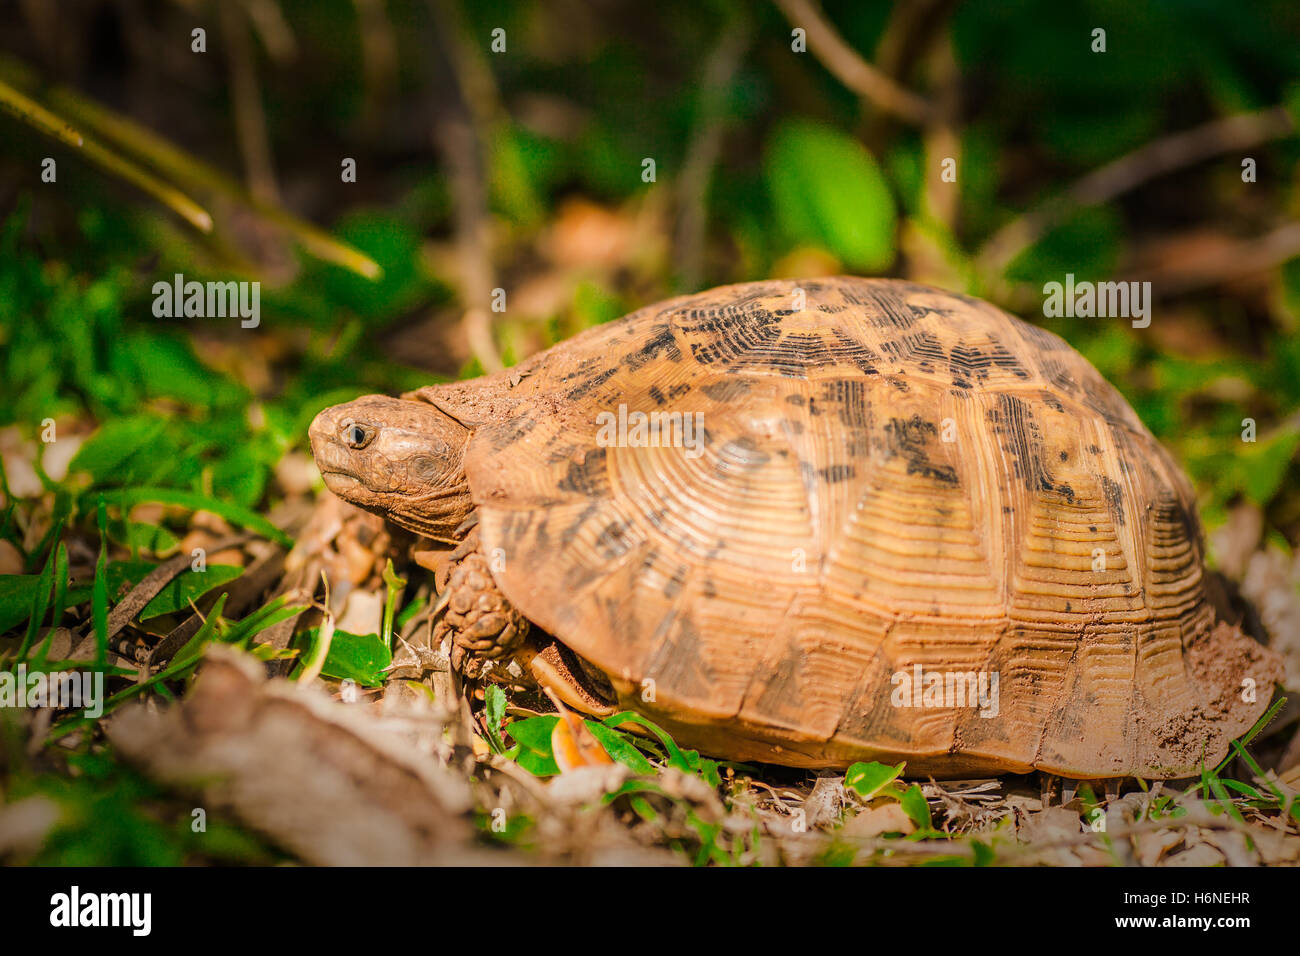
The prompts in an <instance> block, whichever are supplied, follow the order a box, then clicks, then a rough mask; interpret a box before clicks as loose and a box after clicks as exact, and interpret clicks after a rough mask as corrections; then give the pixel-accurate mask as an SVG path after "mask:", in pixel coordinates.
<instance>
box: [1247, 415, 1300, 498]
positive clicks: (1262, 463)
mask: <svg viewBox="0 0 1300 956" xmlns="http://www.w3.org/2000/svg"><path fill="white" fill-rule="evenodd" d="M1245 447H1246V450H1245V451H1244V452H1243V453H1242V464H1243V466H1244V467H1243V469H1242V470H1243V472H1244V476H1245V491H1246V494H1247V496H1249V498H1250V500H1251V501H1253V502H1255V503H1256V504H1258V505H1267V504H1268V503H1269V502H1270V501H1272V500H1273V498H1274V496H1275V495H1276V494H1277V493H1278V489H1280V488H1281V487H1282V480H1283V479H1284V478H1285V477H1286V473H1287V469H1288V468H1289V467H1290V465H1291V460H1292V459H1293V458H1294V457H1295V453H1296V448H1297V447H1300V429H1295V428H1285V429H1283V430H1282V431H1280V432H1279V433H1278V434H1276V435H1274V436H1273V437H1272V438H1270V439H1268V440H1267V441H1263V442H1257V443H1255V444H1249V443H1248V444H1247V445H1246V446H1245Z"/></svg>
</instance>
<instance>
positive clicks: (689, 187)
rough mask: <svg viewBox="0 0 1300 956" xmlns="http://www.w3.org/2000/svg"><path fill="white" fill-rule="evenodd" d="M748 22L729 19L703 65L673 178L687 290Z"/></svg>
mask: <svg viewBox="0 0 1300 956" xmlns="http://www.w3.org/2000/svg"><path fill="white" fill-rule="evenodd" d="M749 35H750V31H749V25H748V24H747V23H745V22H743V21H741V20H739V19H733V20H732V22H731V24H730V26H728V27H727V28H726V30H724V31H723V34H722V37H721V39H719V41H718V44H717V46H716V47H714V49H713V51H712V52H711V53H710V54H709V58H708V60H707V61H706V62H705V64H704V75H703V79H702V81H701V83H700V95H699V103H698V114H697V117H696V121H695V128H694V129H693V130H692V131H691V140H690V144H689V145H688V146H687V149H686V160H685V162H684V163H683V164H682V174H681V178H680V179H679V180H678V182H677V208H678V213H677V242H676V244H675V245H676V247H677V254H676V260H677V261H676V266H677V276H678V283H679V284H680V286H681V287H682V288H683V289H684V290H686V291H691V292H693V291H695V289H696V288H697V287H698V286H699V282H700V276H701V272H702V263H703V260H704V247H705V233H706V231H707V227H708V204H709V179H710V177H711V176H712V175H713V167H714V166H715V165H716V164H717V161H718V153H719V151H720V150H721V148H722V133H723V129H722V126H723V120H724V119H725V118H726V110H725V106H726V97H727V91H728V89H729V88H730V86H731V83H732V80H733V79H735V76H736V71H737V70H738V69H739V68H740V63H741V59H742V57H743V56H744V53H745V49H746V48H747V47H748V46H749Z"/></svg>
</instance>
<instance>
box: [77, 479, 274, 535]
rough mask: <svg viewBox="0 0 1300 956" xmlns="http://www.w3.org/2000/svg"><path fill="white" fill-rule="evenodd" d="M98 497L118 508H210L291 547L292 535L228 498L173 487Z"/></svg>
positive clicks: (200, 509) (107, 494) (110, 493)
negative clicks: (171, 506) (162, 506)
mask: <svg viewBox="0 0 1300 956" xmlns="http://www.w3.org/2000/svg"><path fill="white" fill-rule="evenodd" d="M100 498H101V500H103V501H104V502H105V503H107V504H110V505H117V506H119V507H121V508H130V507H131V506H132V505H138V504H142V503H145V502H149V503H153V504H163V505H176V506H177V507H180V508H189V509H190V510H191V511H211V512H212V513H213V514H217V515H220V516H221V517H223V518H225V519H226V520H227V521H230V522H233V523H234V524H237V525H239V526H240V527H241V528H247V529H248V530H249V531H256V532H257V533H258V534H260V535H262V536H263V537H264V538H266V539H268V540H270V541H274V542H276V543H277V544H282V545H284V546H285V547H286V548H291V547H293V538H291V537H289V536H288V535H287V534H285V533H284V532H283V531H281V530H280V529H279V528H277V527H276V526H275V525H273V524H272V523H271V522H269V521H267V520H266V519H265V518H263V517H262V516H261V515H260V514H258V513H257V512H255V511H250V510H249V509H248V508H242V507H240V506H239V505H236V504H231V503H230V502H228V501H222V500H220V499H219V498H210V497H208V496H207V495H203V494H200V493H198V492H196V491H181V490H179V489H176V488H125V489H121V490H114V491H105V492H103V493H102V494H101V495H100Z"/></svg>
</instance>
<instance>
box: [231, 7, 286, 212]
mask: <svg viewBox="0 0 1300 956" xmlns="http://www.w3.org/2000/svg"><path fill="white" fill-rule="evenodd" d="M217 6H218V8H219V10H220V13H221V33H222V36H224V37H225V39H226V50H227V62H228V63H229V65H230V90H231V99H232V100H233V103H234V108H235V139H236V140H237V141H238V143H239V151H240V153H241V154H242V156H243V159H244V173H245V175H246V176H247V177H248V191H249V192H250V193H252V194H253V195H254V196H255V197H256V198H258V199H260V200H262V201H263V202H271V203H278V202H279V199H280V190H279V187H278V186H277V185H276V182H275V167H274V164H273V163H272V162H271V145H270V142H269V141H268V139H267V135H266V114H265V112H264V111H263V109H262V93H261V90H260V89H259V88H258V83H257V61H256V60H255V59H254V56H253V41H252V38H251V37H250V36H249V35H248V24H247V23H245V22H244V11H243V10H242V9H241V8H240V7H239V5H238V4H235V3H230V2H226V3H221V4H218V5H217Z"/></svg>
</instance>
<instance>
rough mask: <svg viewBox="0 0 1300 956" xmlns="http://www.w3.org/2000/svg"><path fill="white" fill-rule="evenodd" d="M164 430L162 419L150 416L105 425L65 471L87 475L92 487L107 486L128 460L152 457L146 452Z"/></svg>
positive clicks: (119, 420)
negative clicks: (92, 483)
mask: <svg viewBox="0 0 1300 956" xmlns="http://www.w3.org/2000/svg"><path fill="white" fill-rule="evenodd" d="M166 427H167V422H166V420H165V419H162V418H157V417H155V416H153V415H131V416H128V417H126V418H118V419H114V420H112V421H109V422H106V423H105V424H104V425H102V426H101V427H100V428H99V430H98V431H96V432H95V434H93V435H91V436H90V438H88V439H87V440H86V442H85V444H83V445H82V446H81V447H80V448H79V449H78V450H77V453H76V455H74V456H73V458H72V462H71V463H70V464H69V465H68V471H69V473H72V472H79V471H85V472H89V473H90V476H91V477H92V478H93V479H94V480H95V483H96V484H101V483H111V482H113V480H114V478H116V477H119V475H118V473H119V472H120V471H121V469H122V466H123V465H124V464H125V463H126V462H127V461H129V460H130V459H133V458H135V457H137V456H143V457H145V458H150V457H152V456H151V455H150V449H151V448H152V447H153V446H154V444H155V443H156V442H157V441H158V440H159V438H160V437H161V436H162V434H163V431H164V430H165V429H166Z"/></svg>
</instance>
